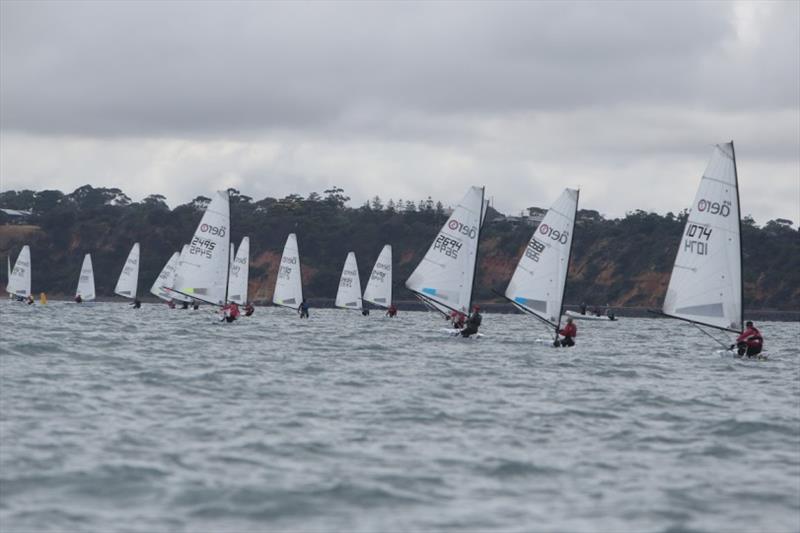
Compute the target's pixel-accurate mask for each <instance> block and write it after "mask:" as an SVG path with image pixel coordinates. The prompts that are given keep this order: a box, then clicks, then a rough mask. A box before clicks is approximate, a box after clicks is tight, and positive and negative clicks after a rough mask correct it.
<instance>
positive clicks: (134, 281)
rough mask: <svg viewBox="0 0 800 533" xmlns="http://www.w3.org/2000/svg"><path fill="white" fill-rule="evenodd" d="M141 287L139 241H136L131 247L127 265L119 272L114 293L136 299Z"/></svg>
mask: <svg viewBox="0 0 800 533" xmlns="http://www.w3.org/2000/svg"><path fill="white" fill-rule="evenodd" d="M138 287H139V243H138V242H137V243H134V244H133V247H131V251H130V253H128V258H127V259H126V260H125V266H123V267H122V272H120V274H119V279H118V280H117V286H116V287H114V293H116V294H118V295H120V296H123V297H125V298H131V299H134V300H135V299H136V292H137V289H138Z"/></svg>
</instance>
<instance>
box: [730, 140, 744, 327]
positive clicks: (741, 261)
mask: <svg viewBox="0 0 800 533" xmlns="http://www.w3.org/2000/svg"><path fill="white" fill-rule="evenodd" d="M731 155H733V180H734V184H735V186H736V210H737V213H736V215H737V218H738V219H739V294H740V295H741V298H742V301H741V302H740V305H739V332H740V333H741V332H743V331H744V259H743V257H742V203H741V201H740V198H739V170H738V167H737V165H736V148H734V146H733V139H731Z"/></svg>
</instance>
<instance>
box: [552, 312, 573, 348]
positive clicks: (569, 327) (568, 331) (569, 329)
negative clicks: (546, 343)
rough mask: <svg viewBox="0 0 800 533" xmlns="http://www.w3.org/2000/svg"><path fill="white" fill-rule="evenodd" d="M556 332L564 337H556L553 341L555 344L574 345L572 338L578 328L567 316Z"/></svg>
mask: <svg viewBox="0 0 800 533" xmlns="http://www.w3.org/2000/svg"><path fill="white" fill-rule="evenodd" d="M558 334H559V335H564V338H562V339H556V341H555V343H553V344H554V345H555V346H564V347H567V346H575V341H574V340H573V339H574V338H575V337H577V336H578V328H577V327H576V326H575V324H573V323H572V319H571V318H568V319H567V324H566V325H565V326H564V327H563V328H561V329H560V330H559V331H558Z"/></svg>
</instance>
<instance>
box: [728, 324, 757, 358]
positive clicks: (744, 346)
mask: <svg viewBox="0 0 800 533" xmlns="http://www.w3.org/2000/svg"><path fill="white" fill-rule="evenodd" d="M746 325H747V327H746V328H745V330H744V331H743V332H742V334H741V335H739V336H738V337H736V349H737V351H738V353H739V357H742V356H745V355H746V356H747V357H755V356H756V355H758V354H760V353H761V349H762V348H763V347H764V338H763V337H762V336H761V332H760V331H758V329H757V328H756V327H755V326H754V325H753V322H752V321H751V320H748V321H747V324H746ZM731 349H733V346H731Z"/></svg>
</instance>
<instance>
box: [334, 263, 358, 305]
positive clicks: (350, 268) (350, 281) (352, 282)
mask: <svg viewBox="0 0 800 533" xmlns="http://www.w3.org/2000/svg"><path fill="white" fill-rule="evenodd" d="M336 307H343V308H345V309H361V279H359V277H358V265H357V264H356V254H354V253H353V252H348V254H347V259H346V260H345V262H344V268H343V269H342V277H341V278H340V279H339V290H338V291H337V292H336Z"/></svg>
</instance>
